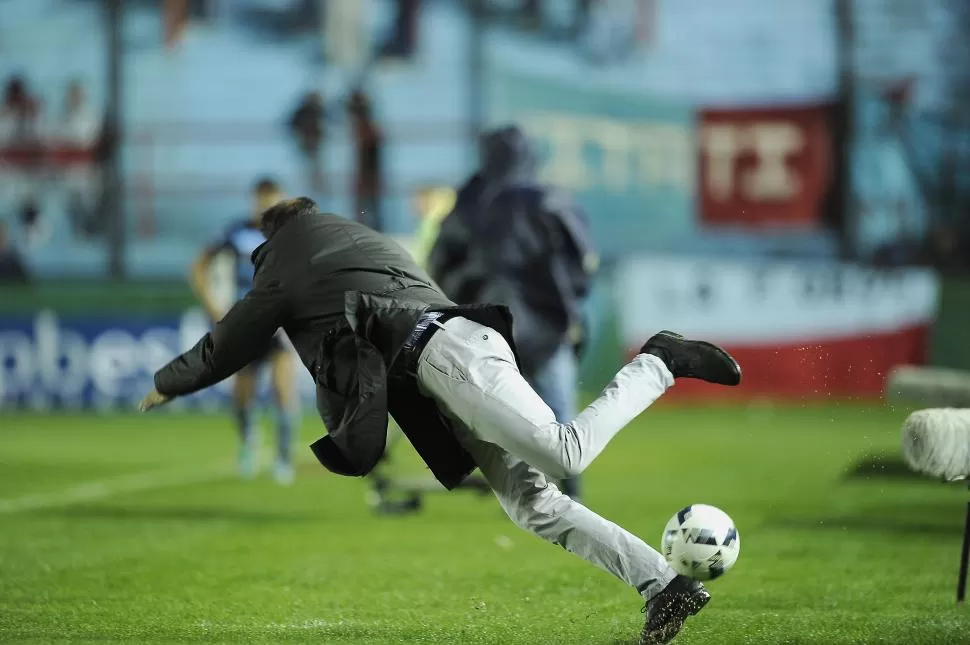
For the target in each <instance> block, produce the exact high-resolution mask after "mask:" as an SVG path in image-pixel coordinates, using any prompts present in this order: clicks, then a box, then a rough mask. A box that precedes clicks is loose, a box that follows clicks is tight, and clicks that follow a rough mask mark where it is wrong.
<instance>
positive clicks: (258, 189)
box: [253, 177, 281, 195]
mask: <svg viewBox="0 0 970 645" xmlns="http://www.w3.org/2000/svg"><path fill="white" fill-rule="evenodd" d="M278 192H281V191H280V185H279V183H277V181H276V180H275V179H273V178H272V177H263V178H262V179H260V180H259V181H257V182H256V183H255V184H253V193H254V194H256V195H266V194H268V193H278Z"/></svg>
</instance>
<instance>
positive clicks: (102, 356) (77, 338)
mask: <svg viewBox="0 0 970 645" xmlns="http://www.w3.org/2000/svg"><path fill="white" fill-rule="evenodd" d="M208 328H209V327H208V321H207V319H206V317H205V315H204V314H203V313H202V312H201V311H200V310H198V309H189V310H186V311H184V312H182V313H181V314H172V315H160V314H159V315H154V316H147V317H146V316H140V315H135V314H132V315H124V314H112V315H98V314H96V313H92V314H90V315H79V316H71V317H65V318H61V317H59V316H58V314H57V313H56V312H55V311H53V310H46V311H41V312H39V313H37V314H36V315H34V316H26V317H24V316H4V317H3V318H2V319H0V408H27V409H36V410H51V409H104V410H118V409H125V408H129V409H134V407H135V405H136V403H137V402H138V400H139V399H140V398H141V397H142V396H143V395H144V394H145V393H146V392H148V390H149V389H151V387H152V384H153V382H152V375H153V374H154V372H155V370H157V369H158V368H159V367H161V366H162V365H164V364H165V363H167V362H168V361H169V360H171V359H172V358H174V357H175V356H177V355H178V354H179V353H180V352H182V351H184V350H186V349H188V348H190V347H192V346H193V345H194V344H195V343H196V342H197V341H198V340H199V338H201V337H202V335H203V334H205V333H206V331H208ZM297 369H299V372H300V379H299V383H300V390H301V393H302V394H303V395H304V402H305V403H312V402H313V401H314V396H313V381H312V379H311V378H310V376H309V375H308V374H307V373H306V371H305V370H303V368H302V366H300V367H299V368H297ZM261 388H262V391H263V394H264V396H265V393H266V389H267V383H266V379H265V375H264V378H263V379H262V382H261ZM230 391H231V381H229V380H227V381H223V382H222V383H220V384H219V385H217V386H215V387H212V388H210V389H208V390H205V391H203V392H199V393H198V394H195V395H193V396H190V397H186V398H184V399H178V400H176V401H174V402H173V403H172V404H171V405H170V406H166V408H165V409H168V410H173V411H178V410H185V409H213V410H214V409H220V408H223V407H225V405H226V403H227V402H228V398H229V395H230Z"/></svg>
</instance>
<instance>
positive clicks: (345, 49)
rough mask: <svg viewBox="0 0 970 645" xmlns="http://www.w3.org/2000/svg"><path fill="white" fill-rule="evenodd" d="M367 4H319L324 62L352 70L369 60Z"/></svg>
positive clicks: (366, 0)
mask: <svg viewBox="0 0 970 645" xmlns="http://www.w3.org/2000/svg"><path fill="white" fill-rule="evenodd" d="M370 4H371V2H370V0H320V5H321V7H320V16H321V18H322V26H323V44H324V51H325V53H326V60H327V62H328V63H330V64H332V65H336V66H338V67H341V68H343V69H351V70H356V69H360V68H362V67H363V66H364V64H365V63H366V62H367V60H368V59H369V57H370V44H371V41H370V36H369V34H368V33H367V27H368V22H369V17H370V15H371V7H370Z"/></svg>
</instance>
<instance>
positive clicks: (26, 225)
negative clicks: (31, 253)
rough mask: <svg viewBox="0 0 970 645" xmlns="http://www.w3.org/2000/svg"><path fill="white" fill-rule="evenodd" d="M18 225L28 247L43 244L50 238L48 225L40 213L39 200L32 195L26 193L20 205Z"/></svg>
mask: <svg viewBox="0 0 970 645" xmlns="http://www.w3.org/2000/svg"><path fill="white" fill-rule="evenodd" d="M20 226H21V228H22V229H23V235H24V238H23V239H24V240H25V241H26V244H27V246H29V247H32V248H37V247H39V246H43V245H44V244H45V243H46V242H47V240H48V239H49V238H50V233H51V230H50V226H49V225H48V223H47V220H46V219H45V218H44V216H43V214H42V213H41V210H40V202H39V201H38V200H37V198H36V197H34V196H33V195H28V196H27V197H26V198H25V199H24V200H23V203H22V204H21V206H20Z"/></svg>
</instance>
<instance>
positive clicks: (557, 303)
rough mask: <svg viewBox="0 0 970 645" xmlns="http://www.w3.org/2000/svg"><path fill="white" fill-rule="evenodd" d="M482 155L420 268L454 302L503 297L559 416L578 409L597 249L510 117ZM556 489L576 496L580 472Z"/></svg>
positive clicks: (530, 371)
mask: <svg viewBox="0 0 970 645" xmlns="http://www.w3.org/2000/svg"><path fill="white" fill-rule="evenodd" d="M480 148H481V149H480V157H481V165H480V168H479V171H478V172H477V173H475V175H474V176H473V177H472V179H471V180H469V182H467V183H466V185H465V187H464V189H463V192H464V193H465V194H464V195H460V196H459V198H458V200H457V205H456V208H455V210H454V212H453V213H452V214H451V215H449V216H448V217H447V218H445V219H444V221H443V222H442V224H441V232H440V234H439V236H438V238H437V241H436V243H435V245H434V247H433V249H432V251H431V255H430V258H429V261H428V272H429V274H430V275H431V277H432V278H433V279H434V280H435V281H437V282H438V284H439V285H441V288H442V290H443V291H444V292H445V294H446V295H447V296H448V297H449V298H451V299H452V300H454V301H456V302H460V303H462V304H471V303H485V302H492V303H498V304H503V305H506V306H508V307H509V308H510V309H511V311H512V317H513V319H514V321H515V325H514V327H513V334H514V336H515V341H516V346H517V347H518V349H519V360H520V365H521V368H522V374H523V375H524V376H525V377H526V379H527V380H528V381H529V383H530V384H531V385H532V387H533V388H534V389H535V391H536V392H537V393H538V394H539V396H540V397H542V399H543V401H545V403H546V404H547V405H548V406H549V407H550V408H551V409H552V411H553V413H554V414H555V416H556V419H558V420H559V421H560V422H562V423H565V422H566V421H568V420H569V419H572V418H573V417H574V416H575V414H576V407H577V402H576V397H577V393H576V389H577V386H578V378H579V377H578V373H579V367H578V360H579V359H578V354H579V352H580V350H581V348H582V345H583V342H584V340H585V327H586V326H585V324H584V317H583V312H582V309H583V304H584V301H585V298H586V296H587V295H588V293H589V288H590V285H591V282H592V276H593V272H594V271H595V269H596V264H597V259H596V258H597V256H596V253H595V252H594V249H593V244H592V239H591V237H590V234H589V231H588V228H587V224H586V218H585V215H584V214H583V212H582V210H581V209H580V208H579V206H578V205H577V204H575V203H574V202H573V200H572V199H571V198H570V197H569V196H568V195H566V194H565V193H564V192H563V191H560V190H557V189H555V188H552V189H550V188H545V187H542V186H540V185H539V183H538V180H537V177H536V172H537V168H536V156H535V153H534V151H533V149H532V146H531V143H530V142H529V140H528V138H527V137H526V136H525V134H524V133H523V132H522V131H521V130H520V129H519V128H518V127H515V126H509V127H505V128H501V129H498V130H494V131H491V132H488V133H486V134H485V135H484V136H483V137H482V140H481V143H480ZM562 490H563V492H564V493H565V494H566V495H569V496H570V497H571V498H573V499H574V500H577V501H579V496H580V490H579V480H578V478H577V479H567V480H565V481H564V482H562Z"/></svg>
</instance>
